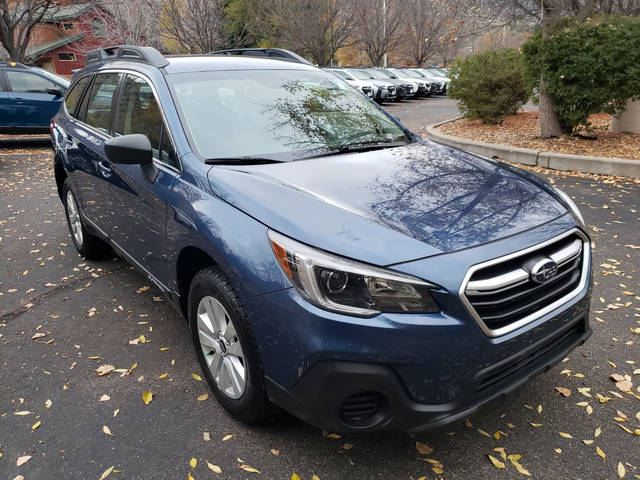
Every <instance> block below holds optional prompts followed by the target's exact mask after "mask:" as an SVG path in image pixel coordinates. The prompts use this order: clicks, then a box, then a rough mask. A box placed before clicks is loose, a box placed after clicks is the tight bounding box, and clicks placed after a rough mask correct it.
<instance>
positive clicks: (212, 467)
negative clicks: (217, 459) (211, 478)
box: [207, 462, 222, 473]
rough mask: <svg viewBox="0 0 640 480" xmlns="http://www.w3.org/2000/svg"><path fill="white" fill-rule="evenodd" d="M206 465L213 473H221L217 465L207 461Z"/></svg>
mask: <svg viewBox="0 0 640 480" xmlns="http://www.w3.org/2000/svg"><path fill="white" fill-rule="evenodd" d="M207 467H209V470H211V471H212V472H213V473H222V469H221V468H220V467H219V466H218V465H214V464H213V463H209V462H207Z"/></svg>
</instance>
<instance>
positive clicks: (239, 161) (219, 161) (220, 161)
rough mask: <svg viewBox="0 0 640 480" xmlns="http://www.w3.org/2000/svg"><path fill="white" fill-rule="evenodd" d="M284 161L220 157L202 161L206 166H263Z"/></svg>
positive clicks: (248, 157) (247, 157) (250, 157)
mask: <svg viewBox="0 0 640 480" xmlns="http://www.w3.org/2000/svg"><path fill="white" fill-rule="evenodd" d="M282 162H284V160H278V159H276V158H269V157H252V156H245V157H220V158H208V159H206V160H205V161H204V163H206V164H207V165H263V164H265V163H282Z"/></svg>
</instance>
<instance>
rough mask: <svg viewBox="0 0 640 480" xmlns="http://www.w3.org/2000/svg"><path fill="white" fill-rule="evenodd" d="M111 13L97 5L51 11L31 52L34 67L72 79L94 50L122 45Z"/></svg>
mask: <svg viewBox="0 0 640 480" xmlns="http://www.w3.org/2000/svg"><path fill="white" fill-rule="evenodd" d="M116 37H117V35H115V33H114V31H113V28H112V25H111V24H110V21H109V12H108V10H106V9H105V8H103V7H100V6H97V5H96V4H95V3H92V2H87V3H74V4H68V5H64V4H62V5H58V6H54V7H51V8H50V10H49V11H48V12H47V13H46V15H45V16H44V17H43V19H42V21H41V22H40V23H39V24H37V25H36V26H35V27H34V29H33V31H32V33H31V41H30V42H29V47H28V49H27V57H28V59H29V62H30V63H33V64H36V65H38V66H40V67H42V68H44V69H46V70H49V71H51V72H55V73H57V74H59V75H66V76H70V75H72V70H75V69H78V68H82V67H83V66H84V61H85V57H86V53H87V52H88V51H89V50H92V49H94V48H101V47H107V46H111V45H114V44H118V43H119V42H118V38H116Z"/></svg>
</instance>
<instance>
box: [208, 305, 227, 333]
mask: <svg viewBox="0 0 640 480" xmlns="http://www.w3.org/2000/svg"><path fill="white" fill-rule="evenodd" d="M211 307H212V309H213V314H214V316H213V318H212V319H211V322H212V323H214V324H215V326H216V328H217V329H218V330H217V332H218V333H220V334H224V331H225V330H226V329H227V312H225V310H224V307H223V306H222V305H221V304H220V303H219V302H211Z"/></svg>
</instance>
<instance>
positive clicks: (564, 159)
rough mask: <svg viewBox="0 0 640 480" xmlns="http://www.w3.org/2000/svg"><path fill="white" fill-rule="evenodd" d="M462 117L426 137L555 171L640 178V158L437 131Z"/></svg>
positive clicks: (432, 127) (430, 129)
mask: <svg viewBox="0 0 640 480" xmlns="http://www.w3.org/2000/svg"><path fill="white" fill-rule="evenodd" d="M461 118H462V116H458V117H455V118H452V119H449V120H445V121H444V122H439V123H434V124H433V125H429V126H428V127H427V128H426V133H425V137H427V138H428V139H429V140H433V141H434V142H437V143H441V144H443V145H447V146H449V147H453V148H457V149H460V150H468V151H470V152H473V153H477V154H479V155H483V156H485V157H489V158H499V159H501V160H506V161H508V162H513V163H520V164H522V165H530V166H538V167H544V168H551V169H553V170H564V171H577V172H581V173H596V174H600V175H617V176H621V177H640V161H638V160H627V159H624V158H602V157H585V156H582V155H569V154H566V153H553V152H541V151H539V150H532V149H529V148H518V147H510V146H506V145H497V144H494V143H484V142H476V141H474V140H469V139H467V138H460V137H452V136H449V135H445V134H443V133H440V132H438V131H437V130H436V128H437V127H439V126H440V125H444V124H446V123H450V122H454V121H456V120H459V119H461Z"/></svg>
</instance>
